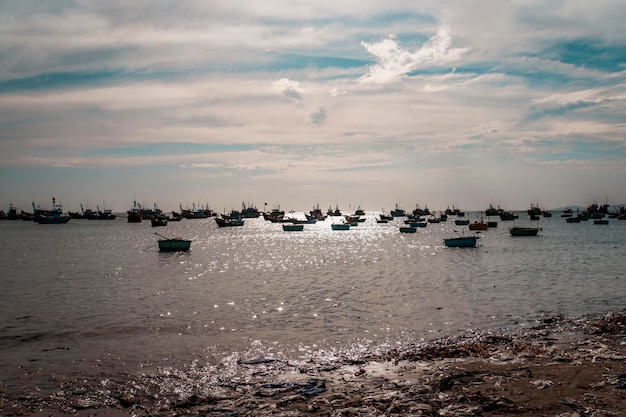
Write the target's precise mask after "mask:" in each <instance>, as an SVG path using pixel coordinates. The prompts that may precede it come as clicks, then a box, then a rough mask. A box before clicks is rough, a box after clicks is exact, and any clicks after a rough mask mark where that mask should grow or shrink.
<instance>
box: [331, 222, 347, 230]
mask: <svg viewBox="0 0 626 417" xmlns="http://www.w3.org/2000/svg"><path fill="white" fill-rule="evenodd" d="M330 228H331V229H332V230H350V223H333V224H331V225H330Z"/></svg>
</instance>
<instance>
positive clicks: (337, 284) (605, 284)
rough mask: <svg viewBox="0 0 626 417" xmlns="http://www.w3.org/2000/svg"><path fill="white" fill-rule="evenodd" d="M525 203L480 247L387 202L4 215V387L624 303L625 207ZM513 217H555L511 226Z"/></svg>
mask: <svg viewBox="0 0 626 417" xmlns="http://www.w3.org/2000/svg"><path fill="white" fill-rule="evenodd" d="M518 214H519V219H518V220H515V221H500V220H499V219H497V218H492V219H490V220H497V221H498V225H497V227H495V228H490V229H489V230H486V231H483V232H481V233H480V234H479V236H480V239H479V243H478V246H477V247H476V248H447V247H445V246H444V244H443V240H444V238H449V237H455V236H459V235H469V234H473V233H474V232H471V231H469V230H467V226H456V225H455V223H454V219H455V216H450V217H449V219H448V221H446V222H441V223H438V224H436V223H433V224H428V226H427V227H425V228H418V229H417V232H416V233H411V234H406V233H400V232H399V227H400V226H401V225H402V223H403V222H402V221H403V220H404V219H403V218H396V219H394V220H393V221H390V222H389V223H387V224H381V223H377V222H376V220H375V213H367V214H366V216H365V218H366V221H365V222H363V223H359V224H358V226H356V227H352V228H351V229H350V230H347V231H333V230H331V223H332V222H333V221H336V219H335V220H333V219H334V218H332V217H329V218H328V219H326V220H325V221H319V222H317V223H316V224H307V225H305V226H304V230H303V231H301V232H284V231H283V230H282V227H281V225H280V224H278V223H271V222H269V221H265V220H264V219H263V218H262V217H261V218H257V219H246V220H245V224H244V226H242V227H228V228H218V227H217V225H216V223H215V221H214V219H212V218H207V219H195V220H189V219H184V220H182V221H180V222H170V223H169V224H168V225H167V226H166V227H158V228H156V227H155V228H153V227H151V225H150V222H146V221H144V222H142V223H135V224H134V223H128V222H127V221H126V218H125V216H119V217H118V218H117V219H115V220H99V221H98V220H77V219H72V220H71V221H70V222H69V223H67V224H60V225H40V224H36V223H33V222H25V221H2V222H0V236H1V237H2V241H4V242H5V243H4V249H3V250H2V251H0V283H1V286H0V288H1V290H0V314H1V316H0V393H1V395H2V397H3V399H4V401H3V404H4V406H7V404H8V403H9V400H10V399H12V398H18V399H19V398H22V399H24V398H26V399H28V400H29V401H37V400H38V399H40V400H41V399H43V398H51V396H57V397H58V398H61V397H63V395H62V394H61V393H62V392H64V389H66V387H67V384H69V383H71V382H72V381H82V383H83V384H84V386H86V387H88V388H84V389H94V390H98V389H100V390H102V389H105V388H106V385H107V384H106V381H115V382H116V384H118V385H121V386H124V385H125V384H126V385H128V386H131V385H133V384H137V381H138V380H141V377H142V376H145V375H151V376H152V380H151V384H152V387H153V389H154V390H156V391H157V393H156V394H155V396H158V391H159V390H163V391H169V392H171V391H172V390H174V391H175V390H179V391H181V392H182V391H184V390H185V389H188V388H189V387H188V386H187V385H186V384H190V382H189V378H188V377H186V376H189V372H190V371H189V370H190V369H192V368H193V369H194V373H196V374H197V373H199V372H200V373H201V372H206V373H207V374H209V373H210V374H212V375H213V376H215V374H217V377H219V376H220V375H222V376H223V377H224V378H231V377H233V375H235V373H236V368H237V367H238V366H239V365H240V364H241V363H242V361H250V360H258V361H260V362H262V361H263V360H268V361H269V360H274V359H281V360H289V361H300V362H301V363H313V364H315V363H327V362H329V361H333V360H341V359H342V358H346V357H349V358H352V359H354V360H357V359H358V358H359V357H366V356H368V355H371V354H372V353H375V352H384V351H385V350H388V349H402V346H405V345H408V344H411V343H429V342H431V341H435V340H440V339H442V338H447V337H455V336H459V335H467V334H473V333H476V332H494V333H503V332H504V333H506V332H509V331H518V330H519V329H524V328H526V327H532V326H534V325H535V324H537V323H538V322H541V321H542V320H546V318H550V317H557V316H558V317H563V316H566V317H583V316H586V315H593V314H600V313H605V312H611V311H624V308H625V307H626V281H625V280H626V274H625V271H626V250H625V248H626V221H620V220H617V219H610V221H609V224H608V225H596V224H594V223H593V220H590V221H586V222H581V223H576V224H571V223H566V221H565V220H564V219H563V218H561V217H560V213H556V212H555V213H554V215H553V217H551V218H541V219H540V220H539V221H538V222H535V221H532V222H531V221H530V220H529V219H528V215H527V214H526V213H525V212H519V213H518ZM467 216H468V218H469V219H470V220H471V221H475V220H477V219H478V217H479V213H467ZM485 220H487V219H485ZM514 225H516V226H533V227H540V228H541V230H540V232H539V233H538V235H537V236H535V237H513V236H511V235H510V233H509V228H510V227H512V226H514ZM163 236H164V237H167V238H174V237H182V238H185V239H190V240H192V244H191V250H190V251H189V252H181V253H164V252H159V249H158V243H157V241H158V240H159V239H161V238H162V237H163ZM259 358H260V359H259ZM198 364H201V365H202V366H201V367H199V366H198ZM156 375H158V376H160V379H159V378H155V376H156ZM206 377H207V378H208V377H209V375H206ZM64 387H65V388H64ZM89 387H90V388H89Z"/></svg>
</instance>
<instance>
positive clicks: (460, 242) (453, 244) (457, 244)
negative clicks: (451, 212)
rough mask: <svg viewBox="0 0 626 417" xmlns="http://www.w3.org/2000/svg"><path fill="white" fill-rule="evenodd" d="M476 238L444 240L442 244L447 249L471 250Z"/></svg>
mask: <svg viewBox="0 0 626 417" xmlns="http://www.w3.org/2000/svg"><path fill="white" fill-rule="evenodd" d="M477 240H478V237H476V236H461V237H453V238H450V239H444V240H443V243H444V245H446V246H447V247H449V248H473V247H475V246H476V241H477Z"/></svg>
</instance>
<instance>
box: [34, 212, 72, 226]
mask: <svg viewBox="0 0 626 417" xmlns="http://www.w3.org/2000/svg"><path fill="white" fill-rule="evenodd" d="M69 221H70V216H62V215H60V214H59V213H48V214H41V215H38V216H37V217H35V222H37V223H39V224H63V223H67V222H69Z"/></svg>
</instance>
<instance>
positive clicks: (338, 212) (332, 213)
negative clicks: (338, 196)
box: [326, 204, 342, 217]
mask: <svg viewBox="0 0 626 417" xmlns="http://www.w3.org/2000/svg"><path fill="white" fill-rule="evenodd" d="M326 214H328V215H329V216H333V217H339V216H342V214H341V210H339V204H337V206H336V207H335V211H333V207H332V206H330V207H328V211H327V212H326Z"/></svg>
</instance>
